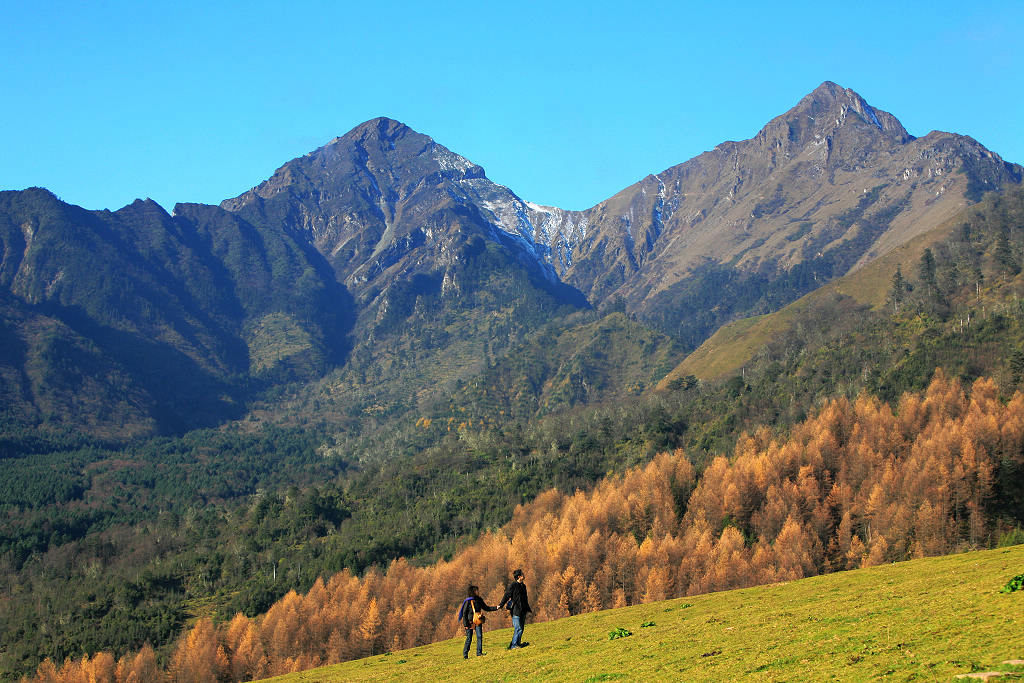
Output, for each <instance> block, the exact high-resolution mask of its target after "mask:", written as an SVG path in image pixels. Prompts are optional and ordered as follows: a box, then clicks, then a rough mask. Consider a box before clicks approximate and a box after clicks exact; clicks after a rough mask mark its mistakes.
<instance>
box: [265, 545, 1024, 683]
mask: <svg viewBox="0 0 1024 683" xmlns="http://www.w3.org/2000/svg"><path fill="white" fill-rule="evenodd" d="M1022 572H1024V545H1018V546H1014V547H1010V548H1001V549H996V550H988V551H983V552H973V553H965V554H960V555H951V556H946V557H938V558H929V559H923V560H914V561H911V562H902V563H898V564H891V565H885V566H879V567H872V568H869V569H861V570H856V571H848V572H841V573H838V574H831V575H827V576H819V577H814V578H809V579H803V580H801V581H793V582H790V583H781V584H775V585H770V586H760V587H756V588H749V589H744V590H734V591H727V592H722V593H712V594H709V595H701V596H695V597H690V598H681V599H677V600H669V601H666V602H658V603H651V604H646V605H635V606H632V607H626V608H622V609H616V610H605V611H602V612H596V613H592V614H583V615H578V616H575V617H570V618H567V619H561V620H558V621H553V622H548V623H544V624H536V625H532V624H531V625H528V626H527V629H526V633H525V640H527V641H529V642H530V644H531V645H530V647H528V648H526V649H524V650H520V651H516V652H509V651H507V650H505V644H506V643H507V641H508V639H509V637H510V634H511V630H510V629H509V628H507V627H506V628H496V629H494V630H491V631H487V632H485V634H484V646H485V647H484V651H485V657H484V658H482V659H477V658H475V657H472V658H471V659H470V660H469V661H463V660H462V658H461V652H462V637H461V636H460V635H457V636H456V637H455V638H454V639H452V640H448V641H445V642H442V643H437V644H434V645H427V646H424V647H418V648H414V649H411V650H402V651H399V652H394V653H389V654H384V655H379V656H374V657H369V658H366V659H362V660H356V661H352V662H346V663H343V664H339V665H336V666H330V667H324V668H321V669H315V670H311V671H305V672H302V673H296V674H292V675H288V676H282V677H278V678H274V679H271V680H273V681H278V682H280V683H297V682H299V681H318V682H324V683H328V682H330V681H353V680H444V679H449V678H452V677H455V676H460V677H465V678H467V679H469V680H502V681H512V680H572V681H607V680H618V679H656V680H736V679H739V678H743V679H744V680H753V681H756V680H772V681H778V680H832V679H843V680H877V679H880V678H887V677H892V678H894V679H897V680H953V678H954V676H956V675H959V674H964V673H970V672H980V671H993V670H1002V671H1016V676H1017V677H1024V667H1021V666H1016V667H1015V666H1013V665H1009V664H1005V663H1004V662H1007V661H1010V660H1022V659H1024V616H1022V615H1024V590H1018V591H1015V592H1011V593H1001V592H1000V589H1002V588H1003V587H1004V586H1006V585H1007V583H1008V582H1009V581H1010V580H1011V579H1012V578H1013V577H1014V576H1016V575H1018V574H1021V573H1022ZM453 610H454V607H453ZM497 614H499V613H495V615H497ZM509 621H510V620H509V619H508V618H507V617H503V616H502V617H498V616H494V617H492V619H491V620H490V622H489V624H491V625H492V628H493V627H494V626H508V623H509ZM452 623H453V627H454V626H455V622H454V618H453V620H452ZM620 628H621V629H626V630H627V631H630V632H632V635H630V636H627V637H623V638H615V639H612V638H610V633H611V632H613V631H615V630H616V629H620ZM453 632H454V628H453Z"/></svg>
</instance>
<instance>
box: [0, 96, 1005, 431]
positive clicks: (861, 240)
mask: <svg viewBox="0 0 1024 683" xmlns="http://www.w3.org/2000/svg"><path fill="white" fill-rule="evenodd" d="M1022 177H1024V169H1022V168H1021V167H1020V166H1017V165H1015V164H1008V163H1006V162H1004V161H1003V160H1002V159H1001V158H1000V157H999V156H998V155H997V154H994V153H992V152H990V151H988V150H986V149H985V148H984V147H982V146H981V145H980V144H978V143H977V142H976V141H974V140H973V139H971V138H969V137H967V136H959V135H955V134H952V133H938V132H932V133H929V134H928V135H926V136H924V137H922V138H915V137H913V136H912V135H910V134H909V133H907V131H906V130H905V129H904V128H903V126H902V124H900V122H899V121H898V119H896V118H895V117H894V116H893V115H891V114H889V113H888V112H885V111H883V110H881V109H879V108H875V107H874V106H872V105H871V104H869V103H868V102H867V101H866V100H865V99H864V98H863V97H861V96H860V95H859V94H857V93H856V92H855V91H853V90H850V89H847V88H843V87H841V86H839V85H837V84H835V83H832V82H829V81H826V82H824V83H822V84H821V85H820V86H818V87H817V88H816V89H815V90H813V91H812V92H811V93H809V94H807V95H806V96H804V97H803V98H801V99H800V100H799V102H798V103H797V104H796V105H795V106H794V107H792V108H791V109H790V110H788V111H787V112H785V113H783V114H781V115H780V116H777V117H775V118H773V119H772V120H771V121H769V122H768V123H767V124H765V126H763V127H762V128H761V130H760V131H759V132H758V133H757V135H755V136H754V137H753V138H750V139H748V140H743V141H739V142H735V141H727V142H723V143H721V144H719V145H717V146H716V147H714V148H713V149H712V150H709V151H707V152H704V153H703V154H701V155H698V156H697V157H694V158H693V159H690V160H688V161H685V162H683V163H681V164H677V165H675V166H672V167H670V168H668V169H665V170H663V171H661V172H659V173H657V174H653V175H648V176H646V177H645V178H643V179H641V180H640V181H638V182H637V183H635V184H633V185H631V186H630V187H627V188H624V189H623V190H621V191H620V192H618V193H616V194H615V195H614V196H612V197H610V198H608V199H606V200H604V201H603V202H600V203H598V204H596V205H595V206H594V207H591V208H589V209H586V210H584V211H566V210H563V209H559V208H557V207H550V206H543V205H539V204H535V203H532V202H529V201H526V200H524V199H523V198H521V197H519V196H518V195H516V194H515V192H514V191H512V190H511V189H509V188H507V187H504V186H502V185H499V184H497V183H494V182H492V181H491V180H490V179H488V178H487V175H486V173H485V171H484V169H483V168H482V167H481V166H479V165H477V164H475V163H473V162H472V161H470V160H469V159H467V158H465V157H463V156H461V155H459V154H457V153H455V152H453V151H452V150H450V149H448V148H447V147H445V146H444V145H441V144H440V143H438V142H436V141H435V140H434V139H433V138H431V137H429V136H427V135H424V134H422V133H419V132H417V131H415V130H413V129H412V128H410V127H409V126H407V125H405V124H404V123H401V122H400V121H397V120H394V119H390V118H387V117H377V118H374V119H371V120H369V121H366V122H364V123H362V124H360V125H358V126H356V127H354V128H353V129H352V130H350V131H349V132H347V133H345V134H344V135H341V136H338V137H335V138H334V139H332V140H331V141H330V142H329V143H327V144H326V145H323V146H321V147H319V148H317V149H315V150H313V151H311V152H309V153H307V154H305V155H303V156H301V157H297V158H295V159H292V160H290V161H288V162H286V163H284V164H282V165H281V166H280V167H279V168H278V169H277V170H276V171H275V172H274V173H273V174H272V175H271V176H270V177H269V178H267V179H266V180H264V181H263V182H261V183H259V184H258V185H256V186H255V187H253V188H252V189H250V190H248V191H247V192H244V193H241V194H239V195H238V196H236V197H233V198H229V199H225V200H224V201H222V202H221V203H220V205H219V206H206V205H201V204H187V203H181V204H178V205H176V206H175V207H174V211H173V213H172V214H168V213H167V212H166V211H164V210H163V209H162V208H161V207H160V206H159V205H158V204H156V203H154V202H152V201H145V200H138V201H136V202H133V203H132V204H129V205H128V206H126V207H123V208H122V209H119V210H118V211H115V212H110V211H100V212H90V211H86V210H85V209H80V208H78V207H71V206H70V205H65V204H63V203H62V202H59V200H57V198H56V197H54V196H53V195H52V194H48V193H47V195H46V196H44V195H43V194H40V193H41V192H45V191H26V192H27V194H22V195H18V194H17V193H15V194H11V193H5V197H6V198H7V199H6V200H5V201H6V202H7V205H8V208H7V209H5V212H6V213H5V215H4V216H0V226H4V227H3V231H2V232H3V235H2V236H0V239H2V240H3V248H4V252H3V259H2V260H0V282H2V283H4V284H5V286H7V287H9V288H10V291H11V294H12V295H13V296H15V297H17V298H18V299H20V300H22V301H24V302H25V303H26V304H28V305H31V306H36V307H39V306H42V305H47V306H51V309H49V314H50V315H53V316H55V318H54V319H55V320H59V321H61V322H62V323H64V324H71V327H72V328H74V329H78V330H80V331H81V330H84V332H85V336H84V338H85V339H89V340H91V343H93V344H94V345H95V346H94V348H95V349H98V350H99V351H98V352H99V353H100V354H101V355H103V356H104V357H109V359H110V362H112V363H114V365H118V364H119V363H120V364H123V362H124V361H125V359H130V360H131V367H130V368H129V369H127V370H126V371H125V372H126V373H127V376H129V377H132V376H134V377H136V378H137V379H139V381H142V382H143V385H144V386H146V387H149V388H148V389H144V390H143V394H144V395H146V396H149V397H150V398H151V399H152V397H153V396H155V393H154V392H158V390H159V389H160V388H161V387H162V386H164V385H165V384H166V386H172V387H173V386H178V387H179V388H180V390H181V391H182V392H184V393H183V394H182V395H181V396H179V397H178V398H176V399H175V400H174V401H172V403H173V404H174V406H175V407H173V408H171V407H168V409H169V410H171V412H178V413H180V412H181V411H182V410H186V409H187V406H188V404H189V401H188V398H187V394H188V392H189V391H193V390H196V388H197V386H198V385H194V384H193V383H192V382H186V381H185V379H186V378H189V377H204V378H205V379H204V382H207V384H205V385H204V386H205V387H206V388H205V389H204V392H205V393H206V394H208V395H209V396H217V397H220V398H219V399H217V401H215V402H216V403H218V405H219V406H220V407H219V409H217V410H212V409H211V410H205V411H202V412H204V413H205V414H207V415H218V416H221V418H223V417H224V416H227V415H235V414H237V413H238V412H239V411H242V410H244V408H243V406H244V405H245V404H246V403H247V402H250V401H252V400H253V397H254V396H256V395H258V394H259V391H262V390H263V389H266V388H269V387H272V386H277V387H281V386H283V384H282V383H284V384H289V385H290V386H291V387H292V388H291V389H290V391H292V392H293V393H298V394H303V393H305V394H307V395H308V396H310V395H318V394H319V393H320V392H326V393H328V394H330V395H332V396H336V395H337V394H339V392H340V393H342V394H346V392H350V391H356V389H354V388H355V387H357V386H363V385H361V384H359V382H363V381H365V380H364V379H361V378H365V377H366V376H378V377H381V378H384V379H381V380H380V386H379V387H377V388H375V390H374V392H365V391H363V390H362V389H359V390H358V391H356V393H358V394H360V395H363V394H367V395H368V394H369V393H373V394H379V396H377V398H374V399H372V400H371V399H370V398H367V399H366V401H367V403H366V404H365V405H364V404H361V403H360V404H359V405H358V407H356V406H349V407H348V408H347V409H346V410H348V411H355V412H356V413H358V412H359V410H370V409H374V410H377V409H378V408H379V409H381V410H383V411H384V412H385V413H387V414H390V412H391V411H392V410H398V408H397V406H405V408H403V409H408V406H409V404H410V401H409V400H408V399H407V398H403V397H408V396H411V395H415V396H418V397H422V396H424V395H426V394H430V393H437V392H443V391H444V390H445V389H444V387H450V386H452V385H453V383H454V382H457V381H463V380H466V379H469V377H470V376H471V375H472V374H473V373H474V372H476V371H477V370H479V369H481V368H483V367H486V366H487V365H488V363H490V362H491V360H493V358H494V357H496V356H501V355H504V354H505V353H507V352H509V351H510V350H511V349H512V348H514V346H515V345H516V344H519V343H521V342H523V341H524V340H525V339H526V338H527V337H528V336H529V335H530V334H532V333H533V332H535V331H536V330H538V329H539V328H540V326H541V325H543V324H545V323H546V322H548V321H550V320H551V319H553V318H556V317H559V316H561V315H563V314H564V312H565V311H579V310H586V309H590V308H594V309H597V310H599V311H601V312H603V313H607V312H609V311H614V310H621V311H623V312H625V313H627V314H628V315H630V316H634V317H635V318H636V320H637V322H639V323H641V324H643V325H646V326H648V327H652V328H654V329H656V330H657V331H658V332H660V333H661V334H664V335H668V336H670V337H672V338H673V339H674V340H676V341H677V342H679V343H680V344H681V347H682V349H683V350H684V351H688V350H692V349H694V348H696V347H697V346H699V345H700V344H701V343H702V342H703V341H704V340H706V339H707V338H708V337H709V336H710V335H711V334H712V333H714V332H715V330H717V329H719V328H720V327H721V326H722V325H723V324H725V323H728V322H731V321H735V320H738V319H742V318H747V317H749V316H752V315H758V314H763V313H767V312H770V311H773V310H777V309H779V308H781V307H782V306H785V305H786V304H788V303H789V302H791V301H794V300H796V299H797V298H799V297H800V296H803V295H804V294H806V293H807V292H809V291H812V290H814V289H816V288H818V287H820V286H821V285H823V284H825V283H827V282H829V281H832V280H834V279H836V278H837V277H840V276H842V275H843V274H845V273H848V272H850V271H851V270H854V269H856V268H861V267H863V266H864V265H865V264H868V263H870V262H872V261H873V260H875V259H877V258H879V257H880V256H884V255H885V254H886V253H888V252H890V251H891V250H892V249H894V248H896V247H898V246H899V245H900V244H904V243H906V242H907V241H908V240H910V239H913V238H914V237H915V236H917V235H919V234H923V233H924V232H927V230H929V229H930V228H931V227H932V226H934V225H936V224H938V223H940V222H941V221H943V220H946V219H947V218H948V217H949V216H951V215H953V214H954V213H955V212H956V211H958V210H959V209H960V208H961V207H962V206H963V205H966V204H968V203H971V202H973V201H975V199H976V198H977V197H978V196H980V193H981V192H983V191H985V190H988V189H999V188H1001V187H1005V186H1008V185H1009V184H1016V183H1019V182H1020V180H1021V178H1022ZM15 198H17V201H15ZM8 200H9V201H8ZM18 201H21V202H22V203H25V202H27V203H28V204H29V205H32V206H33V207H35V208H33V209H32V210H33V211H36V213H35V214H32V215H33V216H35V217H34V218H33V217H32V216H29V215H28V214H24V212H22V213H23V214H24V215H22V214H19V213H18V210H16V209H15V208H14V207H15V204H17V203H18ZM29 213H31V211H30V212H29ZM47 217H51V218H53V220H50V222H49V223H47V225H49V226H50V228H49V229H50V230H51V231H52V232H47V231H45V230H44V231H42V232H38V231H36V228H34V227H32V226H33V225H34V224H33V223H32V221H39V220H42V219H44V218H47ZM47 235H49V236H48V237H47ZM47 240H49V242H47ZM30 242H31V244H30ZM44 243H46V244H49V245H50V247H47V249H43V250H40V248H39V247H40V246H41V245H43V244H44ZM33 245H34V246H33ZM57 253H60V254H62V256H61V257H60V258H59V259H57V260H58V261H59V260H60V259H63V261H64V263H63V264H61V263H58V262H57V261H55V260H54V256H53V255H54V254H57ZM26 255H27V256H28V257H30V258H29V260H28V261H26ZM33 259H34V260H33ZM94 262H95V263H94ZM26 263H31V266H30V267H29V266H25V264H26ZM15 264H18V265H17V266H16V265H15ZM72 265H74V268H71V266H72ZM54 305H57V307H56V308H52V307H53V306H54ZM12 316H14V317H12V318H11V319H12V320H15V319H16V320H21V321H22V322H19V323H18V325H19V326H21V325H26V324H27V323H26V322H25V320H27V319H25V318H19V317H18V316H16V315H14V314H13V313H12ZM75 316H78V318H75ZM83 316H84V317H83ZM75 320H77V321H78V322H79V323H81V322H83V321H84V322H86V323H87V325H86V327H84V328H83V327H82V326H81V325H80V324H78V323H75V322H74V321H75ZM495 321H501V322H500V323H497V322H495ZM75 325H78V327H75ZM498 330H500V332H499V331H498ZM115 332H116V334H115ZM424 341H425V343H424ZM33 343H34V342H33ZM125 344H127V345H128V347H130V348H131V349H133V350H132V352H131V353H129V354H127V355H126V354H124V353H122V351H123V349H122V347H123V345H125ZM29 346H32V344H29ZM161 354H164V355H163V356H161ZM157 357H165V361H164V362H163V363H162V365H163V366H165V367H169V368H174V367H184V365H179V364H185V365H187V366H188V367H190V368H191V367H195V368H197V369H196V370H195V371H189V372H173V373H172V374H173V377H171V378H168V382H169V383H165V382H163V381H156V382H154V380H153V378H152V377H151V376H150V375H152V373H150V372H147V371H146V370H145V364H146V363H147V362H149V360H151V359H153V358H157ZM353 358H355V359H357V362H356V363H352V359H353ZM395 358H398V359H400V361H399V362H395V361H394V359H395ZM147 359H149V360H147ZM101 365H102V364H101ZM381 365H382V366H384V367H387V368H389V370H388V371H386V372H383V374H381V372H382V371H381V370H380V366H381ZM583 365H584V366H586V363H583ZM9 367H10V369H11V373H13V374H11V375H10V376H12V377H14V376H23V377H24V376H29V375H31V373H30V372H29V371H28V370H27V368H26V361H25V357H24V355H21V356H18V355H17V354H15V355H14V356H12V357H11V358H10V359H9ZM97 367H99V366H97ZM97 372H99V370H97ZM19 373H20V374H19ZM26 373H27V374H26ZM367 373H369V375H368V374H367ZM33 376H34V375H33ZM52 376H53V377H57V376H59V373H58V374H56V375H52ZM346 377H347V379H345V378H346ZM142 378H147V379H145V380H144V381H143V379H142ZM39 381H43V380H39ZM44 383H45V382H44ZM201 384H202V383H201ZM30 385H31V382H29V383H27V384H26V383H25V382H22V383H21V386H30ZM342 386H345V387H347V388H346V389H342V388H341V387H342ZM11 387H12V388H11V391H12V392H14V391H15V389H14V388H13V387H14V385H13V384H12V385H11ZM613 393H614V392H613ZM22 395H24V392H22ZM308 396H307V397H306V398H304V399H302V400H301V401H300V404H302V405H307V406H308V405H314V404H316V403H318V402H319V400H312V399H309V397H308ZM589 396H590V397H591V398H590V400H599V399H600V397H599V396H598V395H596V394H589ZM381 397H385V398H381ZM147 400H149V399H147ZM337 400H338V399H337V398H332V402H336V401H337ZM419 400H420V399H417V401H419ZM30 402H31V401H30ZM146 403H147V402H146V401H143V404H146ZM374 406H377V407H374ZM57 412H59V411H57ZM142 412H143V413H145V412H146V411H145V410H143V411H142ZM186 412H187V410H186ZM321 412H323V411H321ZM47 414H49V415H51V416H52V415H55V414H56V413H55V412H54V411H47ZM221 418H218V419H221ZM113 423H116V419H115V420H112V424H113ZM167 424H178V425H188V424H192V423H191V422H190V421H189V420H184V421H182V420H181V419H178V418H175V419H173V420H171V421H169V422H168V423H167Z"/></svg>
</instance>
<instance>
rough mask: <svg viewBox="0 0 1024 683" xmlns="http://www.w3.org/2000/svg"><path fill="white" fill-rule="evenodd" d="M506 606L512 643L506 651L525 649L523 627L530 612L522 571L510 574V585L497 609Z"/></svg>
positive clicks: (518, 570)
mask: <svg viewBox="0 0 1024 683" xmlns="http://www.w3.org/2000/svg"><path fill="white" fill-rule="evenodd" d="M506 605H508V611H509V612H511V613H512V642H511V643H509V645H508V649H510V650H515V649H517V648H520V647H526V646H527V645H529V643H524V642H523V627H525V626H526V615H527V614H529V613H530V612H532V611H533V610H532V609H530V598H529V597H528V596H527V594H526V582H525V581H524V579H523V570H522V569H517V570H515V571H514V572H512V583H510V584H509V585H508V588H506V589H505V595H504V596H502V598H501V603H499V604H498V608H499V609H501V608H502V607H505V606H506Z"/></svg>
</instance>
